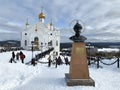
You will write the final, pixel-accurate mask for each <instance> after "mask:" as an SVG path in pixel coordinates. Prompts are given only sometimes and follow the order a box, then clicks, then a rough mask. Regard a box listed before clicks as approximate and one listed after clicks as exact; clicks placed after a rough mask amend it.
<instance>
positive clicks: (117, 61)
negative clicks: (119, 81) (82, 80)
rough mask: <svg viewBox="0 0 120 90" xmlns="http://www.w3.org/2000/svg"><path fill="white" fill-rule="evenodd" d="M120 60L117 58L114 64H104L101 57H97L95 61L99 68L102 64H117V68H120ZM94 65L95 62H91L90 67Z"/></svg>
mask: <svg viewBox="0 0 120 90" xmlns="http://www.w3.org/2000/svg"><path fill="white" fill-rule="evenodd" d="M90 61H91V60H90ZM119 62H120V60H119V58H117V59H116V60H115V61H114V62H111V63H106V62H104V60H102V59H101V58H100V57H97V58H96V59H95V60H94V63H96V65H97V68H99V67H100V63H102V64H104V65H107V66H110V65H113V64H115V63H117V67H118V68H119ZM91 64H93V62H90V65H91Z"/></svg>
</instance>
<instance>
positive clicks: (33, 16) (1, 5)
mask: <svg viewBox="0 0 120 90" xmlns="http://www.w3.org/2000/svg"><path fill="white" fill-rule="evenodd" d="M41 6H43V7H44V12H45V14H46V23H48V22H50V20H51V19H53V21H54V25H55V26H56V27H58V28H70V26H69V23H70V22H71V21H72V20H74V19H80V20H82V21H83V22H84V25H85V29H86V30H85V31H84V32H83V35H85V36H86V37H87V38H88V40H90V41H120V39H119V38H118V37H119V35H120V33H119V29H120V19H119V16H120V9H119V8H120V1H119V0H92V1H91V0H76V1H75V0H42V1H39V0H20V1H19V0H11V1H10V0H0V11H1V12H0V30H4V31H10V32H12V31H13V32H18V33H20V32H21V31H22V30H23V29H24V28H25V25H24V24H25V22H26V18H27V17H28V16H29V21H30V25H32V24H35V23H36V22H38V14H39V13H40V11H41ZM67 30H68V31H67ZM67 30H66V31H64V30H62V32H61V36H62V37H64V36H67V37H66V38H69V36H70V35H72V34H71V31H69V29H67ZM64 32H67V34H64ZM19 36H20V35H19ZM101 37H102V38H101ZM2 38H4V36H3V37H2ZM9 38H10V37H9ZM11 38H12V37H11ZM12 39H13V38H12Z"/></svg>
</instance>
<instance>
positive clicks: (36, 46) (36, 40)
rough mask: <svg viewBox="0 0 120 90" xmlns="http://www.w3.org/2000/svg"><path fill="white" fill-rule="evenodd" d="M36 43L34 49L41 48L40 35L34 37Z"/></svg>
mask: <svg viewBox="0 0 120 90" xmlns="http://www.w3.org/2000/svg"><path fill="white" fill-rule="evenodd" d="M34 44H35V47H34V49H35V50H39V39H38V37H35V38H34Z"/></svg>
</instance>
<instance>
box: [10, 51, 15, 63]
mask: <svg viewBox="0 0 120 90" xmlns="http://www.w3.org/2000/svg"><path fill="white" fill-rule="evenodd" d="M9 62H10V63H12V62H14V63H16V61H15V53H14V52H12V57H11V58H10V61H9Z"/></svg>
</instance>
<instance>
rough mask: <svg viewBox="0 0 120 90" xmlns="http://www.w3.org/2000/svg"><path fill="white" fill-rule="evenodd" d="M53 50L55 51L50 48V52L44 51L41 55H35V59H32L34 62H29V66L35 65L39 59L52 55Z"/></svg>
mask: <svg viewBox="0 0 120 90" xmlns="http://www.w3.org/2000/svg"><path fill="white" fill-rule="evenodd" d="M53 50H54V48H50V49H49V50H46V51H44V52H42V53H39V54H37V55H35V57H34V58H32V60H31V61H29V62H27V63H26V64H29V63H31V64H32V63H33V64H34V63H35V62H36V61H38V60H39V59H41V58H43V57H45V56H46V55H48V54H50V52H51V51H53ZM38 62H40V61H38ZM40 63H42V62H40ZM43 63H44V62H43Z"/></svg>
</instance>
